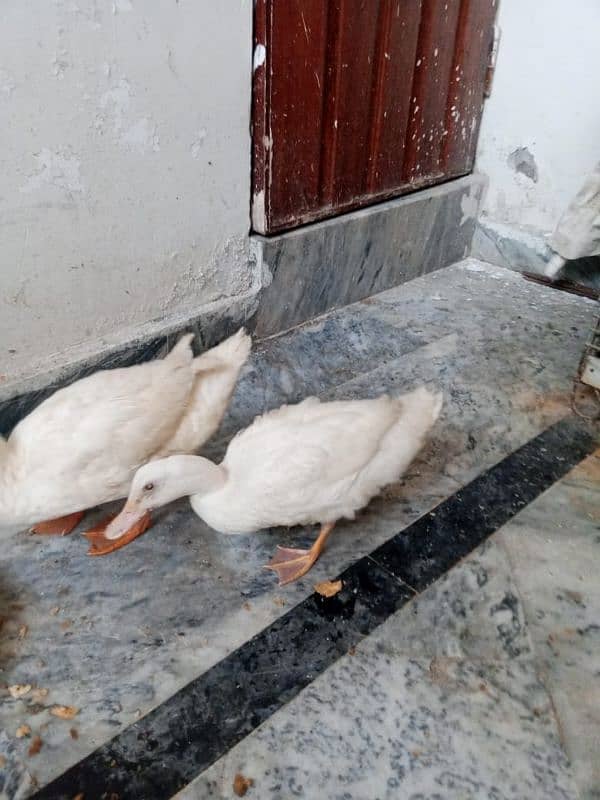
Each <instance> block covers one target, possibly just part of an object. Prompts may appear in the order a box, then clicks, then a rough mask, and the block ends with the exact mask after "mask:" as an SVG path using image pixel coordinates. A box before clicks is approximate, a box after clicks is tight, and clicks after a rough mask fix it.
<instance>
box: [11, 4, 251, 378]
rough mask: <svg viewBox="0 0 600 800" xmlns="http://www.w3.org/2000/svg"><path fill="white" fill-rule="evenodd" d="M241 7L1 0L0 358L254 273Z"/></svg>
mask: <svg viewBox="0 0 600 800" xmlns="http://www.w3.org/2000/svg"><path fill="white" fill-rule="evenodd" d="M251 17H252V3H251V0H220V1H219V2H215V1H214V0H162V1H161V2H159V1H158V0H52V1H49V0H3V2H2V3H1V5H0V373H7V372H8V373H10V372H11V371H14V370H16V369H17V365H18V367H19V369H20V370H22V369H23V366H24V365H26V364H28V363H30V362H31V363H34V362H35V361H36V360H38V361H39V359H40V358H45V357H46V356H47V355H49V354H53V353H58V352H61V351H63V355H64V349H65V348H70V347H73V346H74V345H78V344H80V343H82V342H86V341H88V340H93V339H96V338H98V337H101V336H103V335H104V334H106V333H108V332H110V333H111V334H114V332H115V331H116V330H119V329H120V328H128V329H129V328H135V327H136V326H138V325H141V324H142V323H144V322H146V321H148V320H152V319H156V318H157V317H162V316H163V315H173V314H176V313H179V312H185V311H187V310H190V311H191V310H193V309H197V308H200V307H201V306H203V305H204V304H207V303H210V302H212V301H215V300H217V299H219V298H227V297H230V296H233V295H239V294H240V293H243V292H246V291H247V290H248V289H249V286H250V282H251V275H250V269H249V266H248V257H247V231H248V228H249V196H250V142H249V115H250V79H251V47H252V36H251ZM10 350H15V351H16V353H9V351H10Z"/></svg>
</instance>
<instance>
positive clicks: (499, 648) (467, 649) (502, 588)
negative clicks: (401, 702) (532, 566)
mask: <svg viewBox="0 0 600 800" xmlns="http://www.w3.org/2000/svg"><path fill="white" fill-rule="evenodd" d="M387 637H388V640H389V641H391V642H393V645H394V649H395V651H397V652H401V653H403V654H404V655H407V656H411V657H413V658H442V659H444V658H453V659H471V660H473V659H483V660H486V661H510V662H512V661H514V660H515V659H531V658H532V657H533V647H532V644H531V640H530V637H529V632H528V630H527V625H526V622H525V615H524V611H523V605H522V602H521V598H520V596H519V592H518V589H517V587H516V585H515V582H514V580H513V578H512V576H511V566H510V563H509V561H508V558H507V556H506V553H505V552H504V550H503V549H502V548H501V547H500V546H499V545H498V544H497V543H496V542H495V541H494V540H493V539H490V540H488V541H487V542H486V543H485V544H484V545H482V546H481V547H479V548H478V549H477V550H476V551H475V552H474V553H473V554H472V555H471V556H469V557H468V558H467V559H465V560H464V561H463V562H462V563H461V564H459V565H458V566H457V567H455V568H454V569H453V570H451V571H450V572H448V573H447V574H446V575H444V576H443V577H442V578H441V579H440V580H439V581H437V583H435V584H434V585H433V586H431V587H430V588H429V589H427V591H425V592H423V594H421V595H418V596H417V597H416V598H415V599H414V600H413V601H412V602H411V603H410V604H409V605H408V606H406V608H404V609H403V610H402V611H401V612H399V613H398V614H396V615H395V616H394V618H393V619H392V620H390V621H389V622H388V623H387Z"/></svg>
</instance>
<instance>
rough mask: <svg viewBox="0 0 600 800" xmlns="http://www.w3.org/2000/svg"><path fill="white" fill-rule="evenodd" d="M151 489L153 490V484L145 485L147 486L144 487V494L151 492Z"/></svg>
mask: <svg viewBox="0 0 600 800" xmlns="http://www.w3.org/2000/svg"><path fill="white" fill-rule="evenodd" d="M152 489H154V484H153V483H147V484H146V485H145V486H144V491H145V492H151V491H152Z"/></svg>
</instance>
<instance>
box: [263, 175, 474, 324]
mask: <svg viewBox="0 0 600 800" xmlns="http://www.w3.org/2000/svg"><path fill="white" fill-rule="evenodd" d="M485 185H486V179H485V178H484V176H482V175H469V176H467V177H466V178H461V179H459V180H456V181H451V182H449V183H445V184H443V185H441V186H436V187H434V188H432V189H428V190H426V191H422V192H417V193H415V194H413V195H409V196H408V197H404V198H401V199H399V200H392V201H389V202H385V203H380V204H378V205H375V206H370V207H369V208H366V209H363V210H362V211H358V212H356V213H352V214H345V215H343V216H341V217H336V218H334V219H331V220H326V221H325V222H321V223H318V224H316V225H308V226H305V227H303V228H299V229H298V230H295V231H291V232H289V233H284V234H282V235H280V236H272V237H269V238H267V237H263V236H256V237H254V239H255V243H256V252H257V259H258V260H259V263H261V262H262V266H263V270H262V273H263V275H264V276H265V278H266V281H265V283H268V284H270V285H268V286H265V288H263V290H262V294H261V302H260V304H259V307H258V311H257V313H256V318H255V328H256V333H257V334H258V335H259V336H268V335H270V334H272V333H275V332H277V331H280V330H286V329H287V328H291V327H293V326H294V325H297V324H299V323H300V322H304V321H305V320H307V319H311V318H312V317H315V316H318V315H319V314H322V313H323V312H325V311H327V310H329V309H331V308H335V307H337V306H340V305H348V304H349V303H354V302H356V301H358V300H362V299H364V298H365V297H369V296H370V295H372V294H376V293H378V292H382V291H384V290H385V289H390V288H391V287H393V286H398V285H399V284H401V283H404V282H405V281H409V280H411V279H413V278H417V277H419V276H420V275H426V274H427V273H429V272H433V271H434V270H436V269H439V268H440V267H446V266H448V265H449V264H453V263H455V262H457V261H460V260H461V259H463V258H465V257H466V256H467V255H468V254H469V253H470V248H471V241H472V238H473V234H474V231H475V226H476V221H477V215H478V210H479V205H480V201H481V196H482V193H483V190H484V188H485Z"/></svg>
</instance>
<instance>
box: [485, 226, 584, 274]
mask: <svg viewBox="0 0 600 800" xmlns="http://www.w3.org/2000/svg"><path fill="white" fill-rule="evenodd" d="M547 238H548V237H547V236H545V235H544V234H543V233H542V231H531V230H528V229H525V228H520V227H519V226H518V225H506V224H502V223H497V222H494V221H493V220H490V219H487V218H485V217H480V218H479V219H478V220H477V224H476V226H475V231H474V234H473V240H472V248H471V255H472V256H473V257H474V258H479V259H481V260H482V261H486V262H487V263H489V264H495V265H496V266H498V267H505V268H506V269H514V270H516V271H517V272H534V273H538V274H543V272H544V268H545V266H546V264H547V263H548V261H549V260H550V257H551V255H552V251H551V250H550V247H549V245H548V243H547ZM560 277H561V278H563V279H565V280H568V281H570V282H571V283H579V284H581V285H582V286H587V287H589V288H592V289H599V288H600V256H591V257H589V258H578V259H576V260H575V261H568V262H567V264H566V265H565V266H564V267H563V269H562V270H561V273H560Z"/></svg>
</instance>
